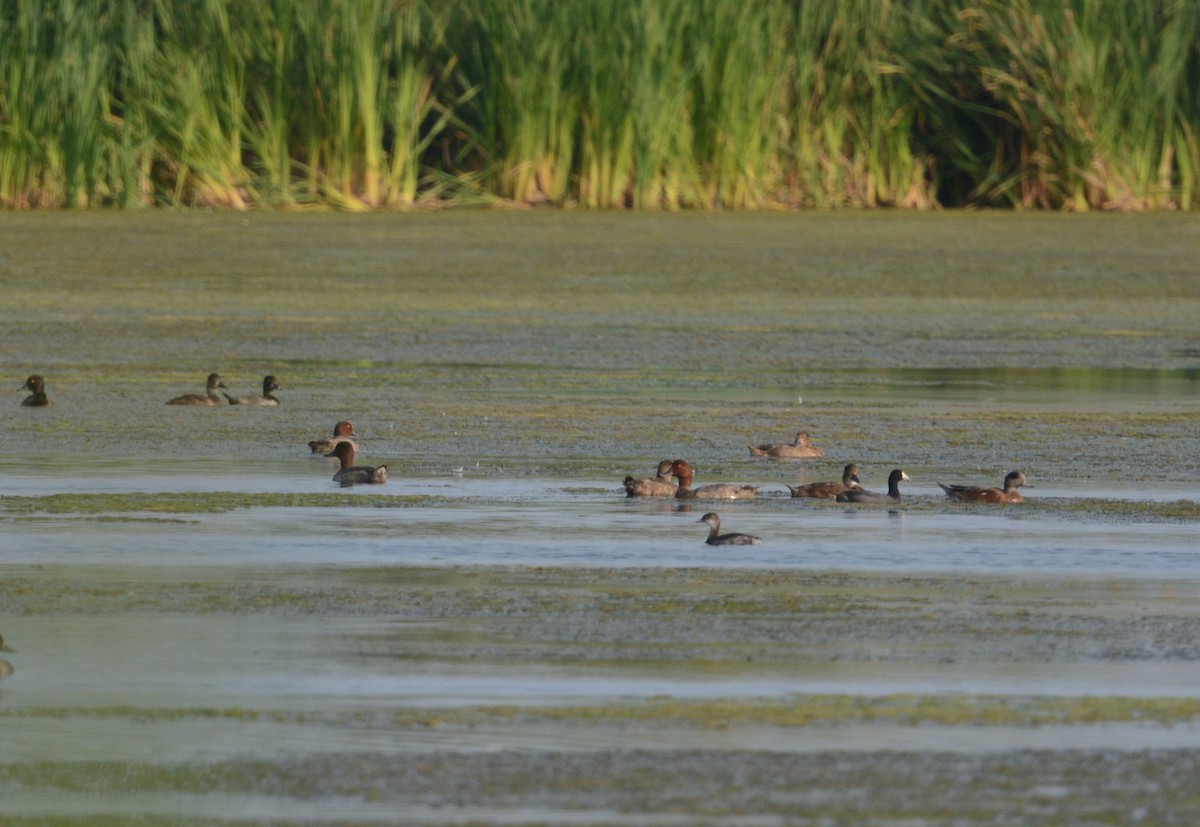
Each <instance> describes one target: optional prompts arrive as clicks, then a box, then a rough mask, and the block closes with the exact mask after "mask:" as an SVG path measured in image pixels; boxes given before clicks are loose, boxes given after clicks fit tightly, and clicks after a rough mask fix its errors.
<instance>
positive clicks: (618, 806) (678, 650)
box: [0, 566, 1200, 824]
mask: <svg viewBox="0 0 1200 827" xmlns="http://www.w3.org/2000/svg"><path fill="white" fill-rule="evenodd" d="M1198 593H1200V584H1198V583H1194V582H1192V583H1187V582H1184V583H1180V582H1165V581H1154V580H1144V579H1138V580H1128V581H1114V580H1113V579H1111V578H1106V579H1103V580H1099V579H1091V578H1077V579H1069V578H1024V577H1002V576H990V575H984V576H978V577H976V576H946V575H938V574H931V575H928V576H926V575H920V576H917V575H893V574H870V573H861V572H856V573H837V572H826V573H809V572H803V571H795V570H790V571H782V570H781V571H762V570H754V571H745V570H736V569H734V570H712V569H705V568H693V569H660V568H626V569H611V568H602V567H598V568H575V567H567V568H562V567H520V566H471V567H448V568H436V567H424V568H423V567H357V568H333V567H311V568H298V567H287V568H282V567H281V568H253V567H248V568H241V569H238V568H215V567H214V568H202V567H201V568H194V569H182V570H181V569H179V568H177V567H173V568H170V569H161V570H158V571H156V570H155V569H153V568H147V567H139V568H136V569H121V568H119V567H104V566H81V567H74V568H73V567H66V566H63V567H58V566H55V567H7V569H6V571H5V576H4V578H3V580H2V581H0V601H2V602H3V605H4V606H5V608H6V628H5V634H6V637H7V638H8V639H9V641H10V642H11V643H12V644H13V648H15V649H18V653H16V654H13V655H10V656H9V658H10V659H11V660H14V661H15V662H16V667H17V671H16V672H15V673H14V675H12V676H10V677H8V678H6V679H5V681H4V683H3V684H2V685H0V718H2V719H3V721H2V723H0V728H2V729H3V732H4V733H5V735H4V738H5V741H6V748H5V750H4V754H3V755H2V756H0V788H2V789H4V791H5V795H4V798H5V820H6V823H14V824H23V823H29V824H33V823H39V824H41V823H47V822H49V823H74V822H78V823H83V822H87V823H105V822H106V820H107V823H130V820H131V819H132V820H134V821H138V820H140V822H139V823H197V824H207V823H227V822H230V821H237V822H239V823H264V824H265V823H322V822H325V823H353V824H371V823H411V824H471V823H505V824H551V823H552V824H564V823H565V824H809V823H811V824H818V823H819V824H825V823H851V822H853V823H879V824H892V823H904V824H943V823H954V824H1005V823H1024V824H1062V823H1068V822H1069V823H1073V824H1081V823H1082V824H1102V823H1151V824H1186V823H1192V822H1194V820H1195V819H1196V818H1197V817H1198V816H1200V800H1198V799H1197V798H1196V796H1195V788H1194V778H1195V774H1196V771H1197V769H1198V767H1197V764H1198V762H1200V601H1198V600H1197V599H1196V598H1197V596H1198ZM18 641H19V646H18V645H17V643H18Z"/></svg>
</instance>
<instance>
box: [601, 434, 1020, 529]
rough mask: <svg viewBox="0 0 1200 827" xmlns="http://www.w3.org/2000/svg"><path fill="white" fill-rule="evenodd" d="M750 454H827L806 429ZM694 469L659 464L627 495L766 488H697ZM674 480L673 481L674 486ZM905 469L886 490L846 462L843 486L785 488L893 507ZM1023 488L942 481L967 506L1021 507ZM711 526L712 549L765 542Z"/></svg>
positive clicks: (679, 462) (699, 494) (713, 520)
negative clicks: (868, 483) (866, 482)
mask: <svg viewBox="0 0 1200 827" xmlns="http://www.w3.org/2000/svg"><path fill="white" fill-rule="evenodd" d="M747 447H748V448H749V449H750V454H751V456H756V457H780V458H793V459H810V458H819V457H823V456H825V451H824V450H823V449H821V448H818V447H816V446H815V445H813V444H812V438H811V437H810V436H809V434H808V433H807V432H806V431H798V432H797V433H796V438H795V439H794V440H793V441H792V442H769V443H764V444H761V445H750V446H747ZM694 478H695V469H694V468H693V467H692V464H691V463H690V462H688V461H687V460H684V459H676V460H663V461H661V462H660V463H659V464H658V473H657V475H656V476H654V477H651V478H642V479H638V478H635V477H632V476H630V477H626V478H625V482H624V488H625V495H626V496H627V497H674V498H676V499H680V500H730V501H732V500H747V499H750V498H752V497H753V496H754V495H755V494H757V493H758V491H759V489H760V488H761V487H762V486H758V485H744V484H738V483H712V484H709V485H702V486H699V487H693V485H692V481H693V479H694ZM672 479H674V480H675V482H671V480H672ZM909 479H910V478H909V476H908V474H907V473H905V471H904V469H902V468H896V469H893V470H892V472H891V473H890V474H889V475H888V480H887V491H886V492H883V491H869V490H867V489H866V488H864V487H863V486H862V481H861V480H860V479H859V467H858V464H857V463H853V462H850V463H847V464H846V465H845V467H844V468H843V469H842V479H841V481H840V482H832V481H831V482H812V483H805V484H798V485H787V484H784V487H785V488H787V490H788V493H789V494H790V495H791V497H792V498H794V499H814V500H833V501H834V502H838V503H846V504H871V503H878V504H883V505H895V504H897V503H899V502H900V501H901V494H900V483H902V482H907V481H909ZM1024 484H1025V474H1024V472H1022V471H1013V472H1011V473H1009V474H1008V476H1006V477H1005V478H1004V485H1003V487H1002V488H988V487H985V486H968V485H944V484H942V483H940V482H939V483H938V485H939V486H941V488H942V490H943V491H944V492H945V493H946V496H947V497H948V498H949V499H951V500H955V501H959V502H968V503H1020V502H1023V500H1022V498H1021V494H1020V492H1019V491H1018V490H1017V489H1018V488H1020V487H1021V486H1022V485H1024ZM699 521H700V522H702V523H707V524H708V527H709V533H708V538H707V539H706V540H705V542H706V543H707V544H708V545H713V546H724V545H758V544H759V543H761V542H762V541H761V540H760V539H759V538H758V537H755V536H753V535H750V534H737V533H734V534H722V533H721V518H720V517H719V516H717V514H716V513H715V512H711V511H710V512H709V513H707V514H705V515H704V516H703V517H701V518H700V520H699Z"/></svg>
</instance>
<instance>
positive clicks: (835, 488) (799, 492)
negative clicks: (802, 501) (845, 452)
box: [788, 462, 859, 500]
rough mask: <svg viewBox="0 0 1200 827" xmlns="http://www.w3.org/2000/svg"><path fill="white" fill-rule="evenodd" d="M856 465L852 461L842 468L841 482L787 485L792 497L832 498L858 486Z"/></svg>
mask: <svg viewBox="0 0 1200 827" xmlns="http://www.w3.org/2000/svg"><path fill="white" fill-rule="evenodd" d="M858 487H859V484H858V466H857V465H855V464H854V463H853V462H852V463H850V464H849V465H847V466H846V467H845V468H843V469H842V481H841V482H813V483H809V484H808V485H797V486H796V487H794V488H793V487H792V486H790V485H789V486H788V490H789V491H791V492H792V496H793V497H812V498H814V499H819V500H832V499H835V498H836V497H837V495H838V494H844V493H845V492H847V491H850V490H852V489H854V488H858Z"/></svg>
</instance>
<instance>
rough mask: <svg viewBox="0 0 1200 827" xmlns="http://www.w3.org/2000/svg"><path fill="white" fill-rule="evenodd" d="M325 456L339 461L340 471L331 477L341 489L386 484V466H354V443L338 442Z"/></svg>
mask: <svg viewBox="0 0 1200 827" xmlns="http://www.w3.org/2000/svg"><path fill="white" fill-rule="evenodd" d="M325 456H327V457H337V458H338V460H340V461H341V463H342V467H341V469H340V470H339V471H338V472H337V473H336V474H334V475H333V481H334V482H337V483H341V485H342V488H349V487H350V486H352V485H358V484H360V483H364V484H369V485H382V484H383V483H385V482H387V466H386V465H380V466H379V467H378V468H372V467H371V466H369V465H355V464H354V443H353V442H345V441H343V442H339V443H338V444H337V445H335V446H333V450H332V451H330V452H329V453H328V454H326V455H325Z"/></svg>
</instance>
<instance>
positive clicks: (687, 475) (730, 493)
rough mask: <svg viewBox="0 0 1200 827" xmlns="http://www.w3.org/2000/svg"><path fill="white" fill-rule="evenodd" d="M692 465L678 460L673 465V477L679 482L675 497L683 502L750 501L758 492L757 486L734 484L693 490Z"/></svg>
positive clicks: (708, 486)
mask: <svg viewBox="0 0 1200 827" xmlns="http://www.w3.org/2000/svg"><path fill="white" fill-rule="evenodd" d="M693 474H694V471H693V470H692V466H691V463H689V462H688V461H687V460H684V459H677V460H675V461H674V462H672V463H671V476H673V477H675V478H677V479H678V480H679V485H678V486H677V487H676V488H675V496H676V497H678V498H679V499H681V500H748V499H750V498H751V497H753V496H754V495H755V494H756V493H757V492H758V486H757V485H734V484H732V483H713V484H711V485H702V486H700V487H699V488H692V476H693Z"/></svg>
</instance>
